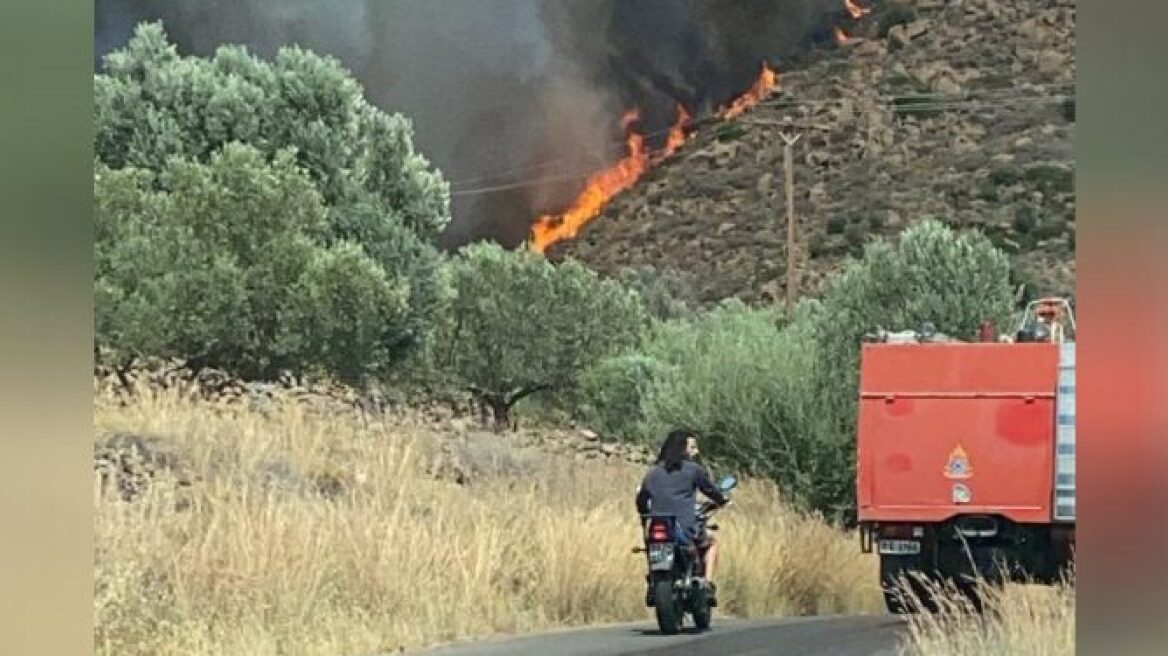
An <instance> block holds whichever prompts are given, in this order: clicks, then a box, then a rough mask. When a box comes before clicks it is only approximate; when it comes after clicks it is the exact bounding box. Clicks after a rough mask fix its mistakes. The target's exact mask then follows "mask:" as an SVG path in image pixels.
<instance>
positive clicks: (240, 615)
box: [94, 394, 880, 656]
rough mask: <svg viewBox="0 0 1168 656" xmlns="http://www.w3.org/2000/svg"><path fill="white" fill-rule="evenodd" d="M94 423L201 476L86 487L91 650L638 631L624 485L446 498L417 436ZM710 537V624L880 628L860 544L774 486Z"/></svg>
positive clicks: (174, 401)
mask: <svg viewBox="0 0 1168 656" xmlns="http://www.w3.org/2000/svg"><path fill="white" fill-rule="evenodd" d="M95 405H96V407H95V422H96V429H97V434H98V436H99V437H101V436H103V435H108V434H109V433H111V432H118V431H122V432H130V433H134V434H138V435H148V436H156V437H157V438H158V439H159V440H161V441H162V442H164V443H165V444H167V445H168V446H169V447H171V448H173V449H174V451H175V452H176V453H178V454H180V457H181V458H182V459H183V461H184V463H185V467H186V468H187V469H189V471H190V472H191V473H192V474H193V475H194V477H195V481H194V483H193V484H192V485H191V486H190V487H188V488H185V489H181V488H179V487H177V486H175V485H167V484H165V483H156V484H153V485H151V486H150V487H149V488H148V491H147V492H146V494H145V495H144V496H143V497H140V498H139V499H137V500H135V501H133V502H123V501H120V500H117V499H115V498H114V496H113V495H112V494H108V493H103V492H102V491H101V490H100V487H99V486H95V495H94V503H95V510H96V532H97V535H96V544H97V551H96V554H95V570H96V600H95V608H94V612H95V620H96V633H95V644H96V649H97V652H98V653H100V654H111V655H112V654H117V655H118V656H131V655H133V654H156V655H165V654H368V653H374V652H377V651H379V650H393V649H397V648H398V647H407V648H408V647H414V646H419V645H424V644H430V643H435V642H442V641H446V640H450V639H456V638H460V637H467V636H480V635H486V634H491V633H497V632H525V631H533V630H540V629H544V628H549V627H553V626H560V625H583V624H589V623H600V622H609V621H623V620H640V619H646V618H648V617H650V615H649V611H648V609H646V608H644V606H643V604H642V602H643V593H644V587H643V575H644V569H643V561H642V560H641V558H643V557H640V556H636V555H634V554H632V553H631V551H630V550H631V548H632V547H633V546H635V545H636V544H637V543H638V538H639V529H638V525H637V522H636V519H635V516H634V514H633V512H634V511H633V503H632V497H633V490H634V488H635V486H636V483H637V482H638V479H639V476H640V469H639V468H637V467H632V466H628V465H624V464H621V465H612V464H604V463H599V462H587V463H585V462H576V461H573V460H567V459H557V458H554V457H552V456H543V457H542V460H538V459H533V460H531V462H539V463H541V464H540V466H539V467H535V468H530V467H529V468H528V469H527V471H526V473H525V474H524V475H522V476H518V477H516V476H504V475H497V476H488V477H481V478H479V479H476V480H474V481H473V482H472V483H471V484H470V485H466V486H460V485H457V484H455V483H452V482H449V481H446V480H440V479H437V478H435V477H434V476H432V475H430V474H428V473H427V470H428V466H429V464H430V463H431V458H432V457H433V454H435V453H436V452H437V451H436V447H437V445H438V443H439V441H440V440H441V439H443V436H441V435H439V434H437V433H436V432H435V429H434V428H432V427H428V426H426V425H425V424H424V423H421V422H410V421H406V420H404V419H403V420H394V421H391V422H386V423H377V424H373V425H366V424H363V423H362V422H360V421H359V420H357V419H356V418H327V419H326V418H319V417H315V416H312V415H310V414H306V413H305V412H304V411H303V410H301V409H299V408H297V407H296V406H294V405H291V404H289V405H287V406H284V405H281V406H277V407H276V408H275V409H274V410H272V411H271V412H268V413H267V414H266V415H265V414H260V413H253V412H247V411H240V410H228V409H226V408H225V407H222V406H214V405H211V404H206V403H199V402H193V401H187V400H182V399H180V398H178V397H177V396H174V395H170V396H153V395H147V396H145V397H143V398H140V399H139V400H137V401H135V402H134V403H132V404H130V405H128V406H124V407H123V406H119V405H118V404H116V403H114V402H113V401H111V400H109V399H107V398H105V397H103V396H102V395H100V394H98V395H97V398H96V401H95ZM318 480H325V481H329V486H330V487H331V488H332V489H333V490H334V491H337V490H340V491H341V492H340V493H339V494H333V495H331V497H330V496H328V495H321V494H318V493H315V492H313V491H312V486H313V483H312V482H313V481H318ZM179 499H183V500H184V502H183V503H184V504H185V505H183V506H182V508H181V509H179V510H176V503H177V502H178V501H179ZM720 523H721V525H722V531H721V536H722V541H723V543H724V544H725V545H726V548H725V551H724V553H725V556H724V558H723V559H722V563H723V566H722V567H721V568H720V569H721V573H720V574H721V575H720V576H719V580H720V585H721V590H722V595H721V596H722V598H723V599H724V604H723V609H722V610H723V612H732V613H734V614H738V615H742V616H761V615H773V614H785V613H813V612H844V611H849V612H861V611H877V610H879V608H880V602H879V595H878V591H877V587H876V573H875V569H876V564H875V561H874V560H873V559H872V558H871V557H870V556H863V555H861V554H859V553H858V551H859V549H858V546H857V542H856V540H855V539H854V536H853V535H848V534H844V533H841V532H838V531H836V530H833V529H831V528H829V527H828V526H826V525H824V524H821V523H819V522H817V521H815V520H814V519H809V518H804V517H801V516H799V515H797V514H795V513H793V512H791V511H790V510H788V509H787V508H786V507H785V506H784V505H783V504H782V503H781V500H780V499H779V498H778V496H777V495H776V494H775V492H774V491H773V489H772V488H771V487H770V486H768V485H764V484H762V483H758V482H746V483H745V484H744V485H743V487H742V488H741V489H740V491H739V492H738V494H737V497H736V505H735V506H733V507H731V509H728V510H727V511H726V512H725V513H724V515H723V516H722V517H721V519H720Z"/></svg>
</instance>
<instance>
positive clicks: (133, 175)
mask: <svg viewBox="0 0 1168 656" xmlns="http://www.w3.org/2000/svg"><path fill="white" fill-rule="evenodd" d="M361 94H362V90H361V87H360V85H359V84H358V83H357V82H356V80H355V79H353V77H352V75H351V74H350V73H349V72H347V71H345V70H344V69H343V68H341V66H340V65H339V64H338V63H337V62H336V61H335V60H333V59H330V58H327V57H320V56H317V55H315V54H313V53H311V52H307V51H304V50H301V49H299V48H284V49H281V50H280V51H279V52H278V53H277V55H276V57H275V58H274V60H273V61H270V62H268V61H263V60H260V59H258V58H256V57H254V56H252V55H250V54H248V53H247V52H246V50H244V49H243V48H241V47H236V46H225V47H222V48H220V49H219V50H217V51H216V53H215V55H214V56H213V57H211V58H198V57H183V56H180V55H178V53H177V51H176V49H175V47H174V46H173V45H172V44H171V43H169V42H168V41H167V38H166V35H165V33H164V32H163V30H162V27H161V26H160V25H159V24H142V25H140V26H138V28H137V30H136V31H135V34H134V36H133V38H131V39H130V41H129V43H128V44H127V45H126V47H125V48H123V49H121V50H117V51H114V52H112V53H110V54H109V55H107V56H106V58H105V66H104V71H103V72H102V73H99V74H98V75H96V76H95V77H94V115H95V116H94V120H95V142H94V146H95V148H94V149H95V154H96V161H95V166H94V193H95V201H96V203H97V240H96V243H95V251H96V256H97V268H96V275H95V281H94V286H95V293H96V298H95V301H96V304H97V307H96V309H95V320H96V324H95V328H96V340H97V342H98V344H97V345H98V346H99V347H101V350H102V351H107V350H112V351H114V352H116V353H118V354H119V355H118V357H121V358H133V357H138V356H142V355H153V356H165V357H176V358H181V359H185V360H188V361H189V362H190V364H191V365H192V366H196V367H197V366H216V367H222V368H224V369H227V370H229V371H231V372H233V373H236V374H239V375H243V376H248V377H270V376H273V375H275V374H276V373H277V372H278V371H281V370H284V369H290V370H293V371H302V372H303V371H317V370H320V371H324V372H327V373H330V374H334V375H337V376H340V377H342V378H344V379H346V380H349V381H359V380H364V379H365V378H367V377H369V376H371V375H374V374H376V375H378V376H386V375H389V374H390V373H391V372H392V371H393V370H394V368H395V367H397V366H400V364H401V363H402V362H404V361H405V360H406V359H408V358H409V357H410V353H411V352H412V351H414V350H416V349H418V348H420V347H422V346H423V345H424V343H425V339H426V336H427V334H428V333H429V331H430V326H431V324H432V322H433V321H434V320H435V318H436V316H437V313H438V311H439V310H440V307H441V302H442V297H443V291H442V289H441V281H440V279H439V263H440V259H441V258H440V256H439V254H438V252H437V250H436V249H435V248H434V247H433V246H432V245H431V243H430V240H431V239H432V238H433V237H434V236H436V235H437V234H438V232H439V231H440V230H442V228H443V227H444V226H445V225H446V223H447V221H448V220H449V209H448V205H449V195H448V191H447V185H446V183H445V182H444V181H443V180H442V177H441V175H440V174H439V173H438V172H437V171H434V170H432V169H431V168H430V166H429V163H428V162H427V161H426V160H425V158H423V157H422V156H420V155H419V154H417V153H416V152H415V151H414V149H413V144H412V129H411V127H410V124H409V121H407V120H406V119H405V118H404V117H402V116H400V115H396V114H395V115H389V114H386V113H384V112H382V111H380V110H378V109H376V108H374V107H373V106H371V105H369V104H368V103H367V102H366V101H365V100H364V98H363V97H362V95H361Z"/></svg>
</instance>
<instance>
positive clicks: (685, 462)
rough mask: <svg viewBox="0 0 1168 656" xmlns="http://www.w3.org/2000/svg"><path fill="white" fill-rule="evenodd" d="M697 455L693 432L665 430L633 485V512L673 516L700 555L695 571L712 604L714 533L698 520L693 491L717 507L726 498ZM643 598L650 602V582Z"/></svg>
mask: <svg viewBox="0 0 1168 656" xmlns="http://www.w3.org/2000/svg"><path fill="white" fill-rule="evenodd" d="M697 455H698V437H697V434H695V433H694V432H692V431H688V430H683V429H678V430H675V431H673V432H671V433H669V435H668V436H666V438H665V442H664V443H663V444H662V445H661V451H660V453H659V454H658V456H657V462H656V463H654V464H653V466H652V467H650V468H649V471H648V472H647V473H646V474H645V478H644V480H643V481H642V482H641V487H640V488H638V489H637V512H638V513H640V515H641V516H642V517H644V516H646V515H655V516H673V517H675V518H676V520H677V523H678V524H679V526H680V528H681V529H682V530H684V531H685V532H686V534H687V535H688V536H689V538H690V539H691V540H692V541H693V543H694V546H696V547H697V548H698V551H699V552H700V553H701V554H702V556H703V559H702V560H703V561H704V563H705V567H704V568H703V570H704V571H701V570H700V571H699V576H700V580H701V582H702V584H703V585H704V586H705V587H706V589H707V590H708V593H709V595H710V600H711V602H712V603H714V604H716V601H715V594H716V590H717V588H716V587H715V585H714V582H713V578H714V565H715V563H716V561H717V555H718V547H717V544H716V542H715V541H714V537H713V536H712V535H710V534H709V532H708V531H706V530H705V527H703V526H701V525H700V523H699V522H698V517H697V512H696V510H695V507H694V506H695V503H694V493H695V492H696V491H698V490H701V492H702V493H703V494H704V495H705V496H707V497H709V499H710V500H711V501H713V502H714V503H715V504H716V505H717V506H718V507H721V506H725V505H726V504H728V503H729V502H730V500H729V499H727V498H726V496H725V495H723V494H722V491H721V490H719V489H718V487H717V486H716V485H714V483H713V482H711V481H710V476H709V473H708V472H707V471H706V468H705V467H703V466H701V465H700V464H698V463H697V462H695V461H694V458H695V457H696V456H697ZM645 601H646V603H647V604H650V605H652V602H653V589H652V585H650V586H649V590H648V592H646V594H645Z"/></svg>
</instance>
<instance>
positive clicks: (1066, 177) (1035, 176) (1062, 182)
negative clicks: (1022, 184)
mask: <svg viewBox="0 0 1168 656" xmlns="http://www.w3.org/2000/svg"><path fill="white" fill-rule="evenodd" d="M1025 178H1026V182H1028V183H1029V184H1030V185H1031V186H1032V187H1034V188H1035V189H1037V190H1038V191H1041V192H1042V193H1044V194H1052V193H1070V192H1071V191H1074V189H1075V173H1074V171H1072V170H1071V169H1069V168H1067V167H1064V166H1055V165H1053V164H1037V165H1035V166H1031V167H1030V168H1028V169H1026V173H1025Z"/></svg>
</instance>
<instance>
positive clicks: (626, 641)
mask: <svg viewBox="0 0 1168 656" xmlns="http://www.w3.org/2000/svg"><path fill="white" fill-rule="evenodd" d="M903 627H904V624H903V622H902V621H901V620H900V619H898V618H897V617H895V616H893V615H868V616H823V617H799V618H786V619H773V620H755V621H743V620H729V619H725V618H723V619H721V620H720V621H719V619H718V617H717V616H716V615H715V617H714V625H713V627H712V628H711V629H710V630H709V631H707V632H705V633H701V634H696V633H686V632H683V633H681V634H679V635H676V636H663V635H661V634H659V633H658V632H657V626H656V625H655V624H653V623H652V622H644V623H637V624H621V625H616V626H606V627H599V628H591V629H577V630H564V631H556V632H552V633H542V634H537V635H530V636H525V637H521V638H510V639H491V640H485V641H481V642H473V643H466V644H459V645H448V646H443V647H438V648H434V649H429V650H425V651H420V652H411V653H413V654H417V655H418V656H673V655H677V656H785V655H788V654H789V655H791V656H796V655H797V656H828V655H830V656H894V655H895V654H896V653H897V645H898V641H899V637H900V635H901V632H902V629H903ZM683 631H684V630H683Z"/></svg>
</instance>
